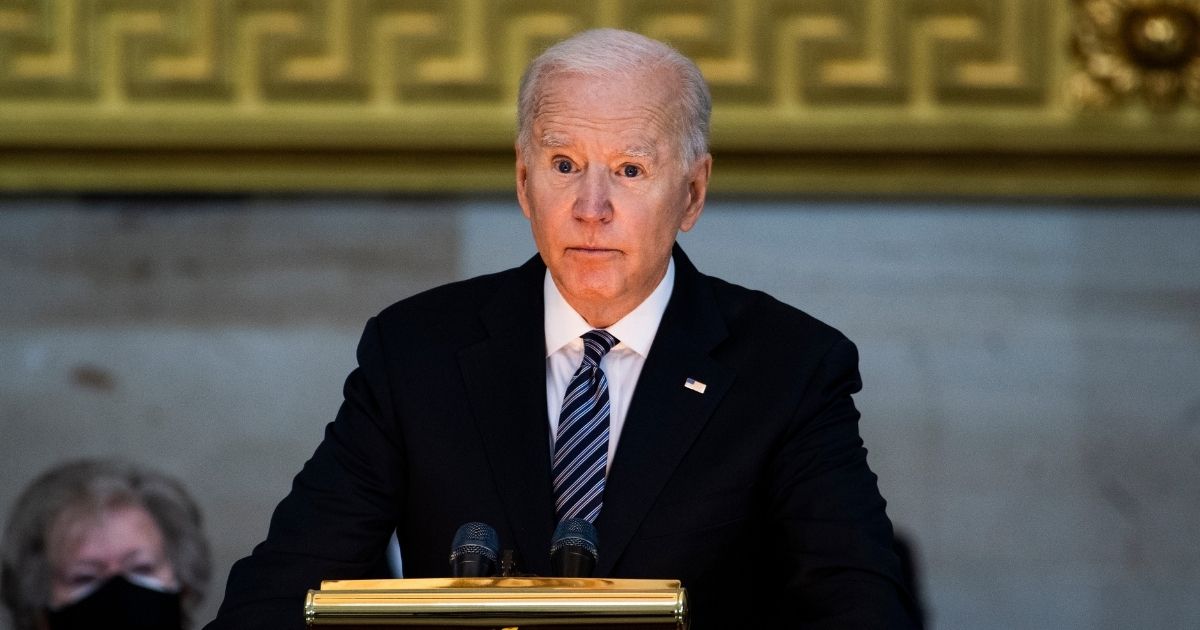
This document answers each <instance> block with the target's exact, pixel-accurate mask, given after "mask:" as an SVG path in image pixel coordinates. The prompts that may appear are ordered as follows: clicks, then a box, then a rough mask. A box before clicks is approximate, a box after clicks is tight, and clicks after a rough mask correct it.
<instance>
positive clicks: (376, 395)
mask: <svg viewBox="0 0 1200 630" xmlns="http://www.w3.org/2000/svg"><path fill="white" fill-rule="evenodd" d="M709 111H710V98H709V94H708V89H707V87H706V85H705V83H704V80H703V78H702V77H701V75H700V73H699V71H698V70H697V68H696V66H695V65H694V64H693V63H692V62H691V61H689V60H688V59H687V58H685V57H683V56H682V55H680V54H679V53H677V52H676V51H674V50H673V49H671V48H669V47H668V46H666V45H664V44H661V43H659V42H656V41H653V40H650V39H647V38H645V37H642V36H640V35H636V34H633V33H628V32H623V31H614V30H598V31H589V32H586V33H583V34H580V35H577V36H575V37H573V38H571V39H569V40H566V41H564V42H561V43H559V44H558V45H556V46H554V47H552V48H550V49H549V50H547V51H546V52H545V53H544V54H543V55H541V56H540V57H539V58H538V59H536V60H534V62H533V63H532V64H531V65H530V67H529V69H528V70H527V71H526V73H525V77H524V78H523V80H522V84H521V90H520V101H519V112H520V113H519V124H518V126H519V137H518V139H517V144H516V152H517V160H516V175H517V195H518V199H519V201H520V204H521V209H522V211H523V212H524V214H525V216H526V217H527V218H528V219H529V222H530V225H531V227H532V231H533V237H534V242H535V243H536V245H537V250H538V255H537V256H535V257H533V258H532V259H531V260H529V261H528V262H527V263H525V264H524V265H523V266H521V267H520V268H517V269H512V270H509V271H504V272H501V273H497V274H493V275H489V276H483V277H479V278H474V279H471V280H467V281H464V282H459V283H455V284H451V285H447V286H444V287H440V288H437V289H433V290H431V291H428V292H426V293H423V294H420V295H417V296H414V297H411V298H409V299H406V300H403V301H401V302H399V303H397V304H395V305H393V306H391V307H390V308H388V309H386V310H384V311H383V312H382V313H380V314H379V315H378V316H377V317H375V318H373V319H372V320H371V321H370V322H369V323H368V324H367V327H366V330H365V332H364V334H363V337H362V341H361V342H360V345H359V348H358V361H359V367H358V368H357V369H356V370H354V372H352V373H351V375H350V377H349V378H348V380H347V382H346V387H345V402H344V404H343V405H342V408H341V410H340V412H339V413H338V416H337V419H336V420H335V421H334V422H333V423H331V424H330V425H329V427H328V428H327V431H326V434H325V439H324V441H323V442H322V443H321V445H320V446H319V447H318V448H317V451H316V453H315V454H314V455H313V457H312V459H311V460H310V461H309V462H308V463H307V464H306V465H305V467H304V469H303V470H302V471H301V472H300V474H299V476H297V478H296V481H295V484H294V486H293V489H292V492H291V493H290V494H289V495H288V496H287V498H285V499H284V500H283V502H282V503H280V505H279V507H278V508H277V509H276V511H275V514H274V517H273V518H272V521H271V528H270V532H269V534H268V536H267V540H266V541H265V542H264V543H263V544H261V545H260V546H259V547H258V548H256V549H255V551H254V553H253V555H251V556H250V557H248V558H246V559H243V560H241V561H239V562H238V563H237V564H236V565H235V566H234V568H233V570H232V572H231V574H230V578H229V584H228V588H227V592H226V597H225V601H224V603H223V605H222V607H221V613H220V615H219V617H218V619H217V620H216V622H214V624H213V626H212V627H239V628H240V627H263V628H282V627H288V626H293V627H295V626H300V625H302V623H301V608H302V606H301V601H302V598H303V595H304V592H305V591H306V589H309V588H314V587H316V586H317V585H318V583H319V581H320V580H322V579H332V578H342V579H349V578H365V577H373V576H376V575H378V573H377V571H378V567H379V560H380V558H382V557H383V550H384V547H385V545H386V542H387V540H388V537H389V534H390V533H391V532H392V530H393V529H395V530H396V533H397V537H398V539H399V542H400V547H401V550H402V553H403V557H404V570H405V574H406V576H407V577H424V576H444V575H447V574H448V567H447V561H446V557H447V552H448V549H449V545H450V540H451V537H452V536H453V534H454V532H455V530H456V528H458V526H459V525H461V524H462V523H464V522H468V521H482V522H485V523H489V524H491V525H493V526H494V527H495V528H496V529H497V530H498V532H499V535H500V539H501V540H502V541H503V546H504V547H507V548H511V549H513V550H514V551H515V552H516V554H517V556H518V557H519V558H520V562H521V567H520V568H521V569H522V570H523V571H527V572H530V573H535V574H540V575H550V574H551V567H550V562H549V557H548V556H549V552H548V550H549V547H550V542H551V537H552V532H553V531H554V528H555V525H556V523H558V522H560V521H561V520H562V519H565V518H569V517H578V518H584V519H586V520H589V521H592V522H593V523H594V524H595V526H596V528H597V530H598V532H599V560H598V564H597V566H596V575H598V576H614V577H653V578H678V579H681V580H682V581H683V583H684V585H685V586H686V587H687V588H688V589H689V595H690V601H691V604H692V611H693V627H694V628H701V629H703V628H728V627H781V626H785V627H788V626H798V627H829V628H852V627H863V628H884V627H909V626H910V625H911V621H910V617H909V603H908V596H907V595H906V594H905V591H904V589H903V588H902V587H901V586H900V582H899V578H898V574H899V572H898V567H897V560H896V557H895V555H894V553H893V552H892V549H891V543H892V530H891V525H890V523H889V522H888V519H887V516H886V515H885V513H884V501H883V499H882V498H881V497H880V495H879V491H878V489H877V487H876V482H875V476H874V474H872V473H871V471H870V469H869V468H868V467H867V463H866V451H865V450H864V449H863V447H862V441H861V440H860V438H859V435H858V430H857V421H858V412H857V411H856V410H855V407H854V404H853V402H852V400H851V394H853V393H855V392H856V391H858V389H859V387H860V383H859V376H858V371H857V354H856V351H855V348H854V346H853V344H851V343H850V342H849V341H848V340H846V338H845V337H843V336H842V335H841V334H839V333H838V332H837V331H835V330H833V329H831V328H829V327H828V326H825V325H824V324H821V323H820V322H818V321H816V320H814V319H812V318H811V317H809V316H807V315H805V314H804V313H802V312H800V311H798V310H796V309H794V308H791V307H789V306H787V305H784V304H782V303H780V302H778V301H776V300H774V299H772V298H771V297H769V296H767V295H765V294H763V293H759V292H755V291H750V290H747V289H744V288H742V287H738V286H735V285H731V284H729V283H726V282H723V281H721V280H718V279H715V278H711V277H708V276H704V275H702V274H701V273H700V272H698V271H697V270H696V268H695V267H693V265H692V263H691V262H689V260H688V258H687V256H685V255H684V253H683V251H682V250H681V249H679V247H677V246H676V245H675V237H676V234H677V233H678V232H679V231H680V230H684V231H686V230H689V229H691V227H692V226H693V225H695V223H696V220H697V219H698V218H699V216H700V213H701V211H702V209H703V207H704V200H705V193H706V191H707V189H708V179H709V173H710V171H711V168H712V158H711V156H710V155H709V154H708V150H707V135H708V134H707V132H708V119H709Z"/></svg>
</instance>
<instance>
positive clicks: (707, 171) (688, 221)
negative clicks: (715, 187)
mask: <svg viewBox="0 0 1200 630" xmlns="http://www.w3.org/2000/svg"><path fill="white" fill-rule="evenodd" d="M711 175H712V154H710V153H705V154H704V155H703V156H702V157H700V158H699V159H697V160H696V161H695V163H693V164H692V168H691V170H690V171H689V172H688V175H687V187H688V201H687V207H686V208H684V210H683V220H682V221H681V222H680V224H679V229H680V230H682V231H684V232H687V231H688V230H690V229H692V226H694V225H696V221H697V220H698V219H699V218H700V213H701V212H703V211H704V199H705V197H706V196H707V195H708V178H709V177H710V176H711Z"/></svg>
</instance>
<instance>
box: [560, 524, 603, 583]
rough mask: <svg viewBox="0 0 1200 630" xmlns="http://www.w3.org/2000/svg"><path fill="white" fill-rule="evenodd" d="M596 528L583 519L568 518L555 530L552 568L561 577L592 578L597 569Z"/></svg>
mask: <svg viewBox="0 0 1200 630" xmlns="http://www.w3.org/2000/svg"><path fill="white" fill-rule="evenodd" d="M596 558H597V552H596V526H595V525H592V524H591V522H590V521H586V520H584V519H582V518H568V519H565V520H563V521H562V522H561V523H559V524H558V527H557V528H555V530H554V542H552V543H550V566H551V567H552V569H553V571H554V575H556V576H559V577H590V576H591V575H592V571H593V570H595V569H596Z"/></svg>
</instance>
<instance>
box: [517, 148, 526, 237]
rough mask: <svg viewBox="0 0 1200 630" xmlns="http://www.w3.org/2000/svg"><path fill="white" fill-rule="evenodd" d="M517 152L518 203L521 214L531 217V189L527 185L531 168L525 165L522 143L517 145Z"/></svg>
mask: <svg viewBox="0 0 1200 630" xmlns="http://www.w3.org/2000/svg"><path fill="white" fill-rule="evenodd" d="M516 154H517V203H519V204H521V214H524V215H525V218H526V219H528V218H529V191H528V190H527V189H526V187H525V182H526V179H527V178H528V177H529V168H528V167H527V166H526V165H525V155H524V153H523V152H522V151H521V145H519V144H518V145H517V147H516Z"/></svg>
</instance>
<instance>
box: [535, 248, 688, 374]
mask: <svg viewBox="0 0 1200 630" xmlns="http://www.w3.org/2000/svg"><path fill="white" fill-rule="evenodd" d="M674 288H675V260H674V258H669V259H667V273H666V274H665V275H663V279H662V280H660V281H659V283H658V286H657V287H655V288H654V291H652V292H650V295H649V296H648V297H646V299H645V300H642V303H641V304H638V306H637V308H635V309H633V310H632V311H630V312H629V314H627V315H626V316H625V317H622V318H621V319H620V320H619V321H617V323H615V324H613V325H612V326H609V327H608V328H606V329H605V330H607V331H608V332H610V333H612V335H613V336H614V337H616V338H617V339H619V340H620V343H618V344H617V346H616V347H617V348H622V347H625V348H629V349H630V350H633V351H634V352H636V353H638V354H640V355H642V357H643V358H644V357H646V356H649V354H650V345H651V344H652V343H654V335H655V334H656V333H658V324H659V322H661V321H662V316H663V313H665V312H666V310H667V303H668V302H670V301H671V290H672V289H674ZM542 295H543V296H545V297H544V298H543V300H542V301H543V304H544V306H543V309H544V311H543V312H544V315H545V326H546V356H550V355H552V354H554V353H555V352H558V351H559V350H560V349H561V348H562V347H563V346H565V345H567V344H568V343H571V342H572V341H574V340H575V339H578V338H579V337H580V336H581V335H583V333H586V332H587V331H589V330H591V329H592V327H591V326H589V325H588V323H587V321H586V320H584V319H583V317H582V316H581V315H580V314H579V313H577V312H576V311H575V309H574V308H571V305H570V304H568V303H567V300H566V298H564V297H563V296H562V293H559V291H558V286H557V285H555V284H554V279H553V278H551V277H550V270H549V269H547V270H546V277H545V279H544V280H543V281H542Z"/></svg>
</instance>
